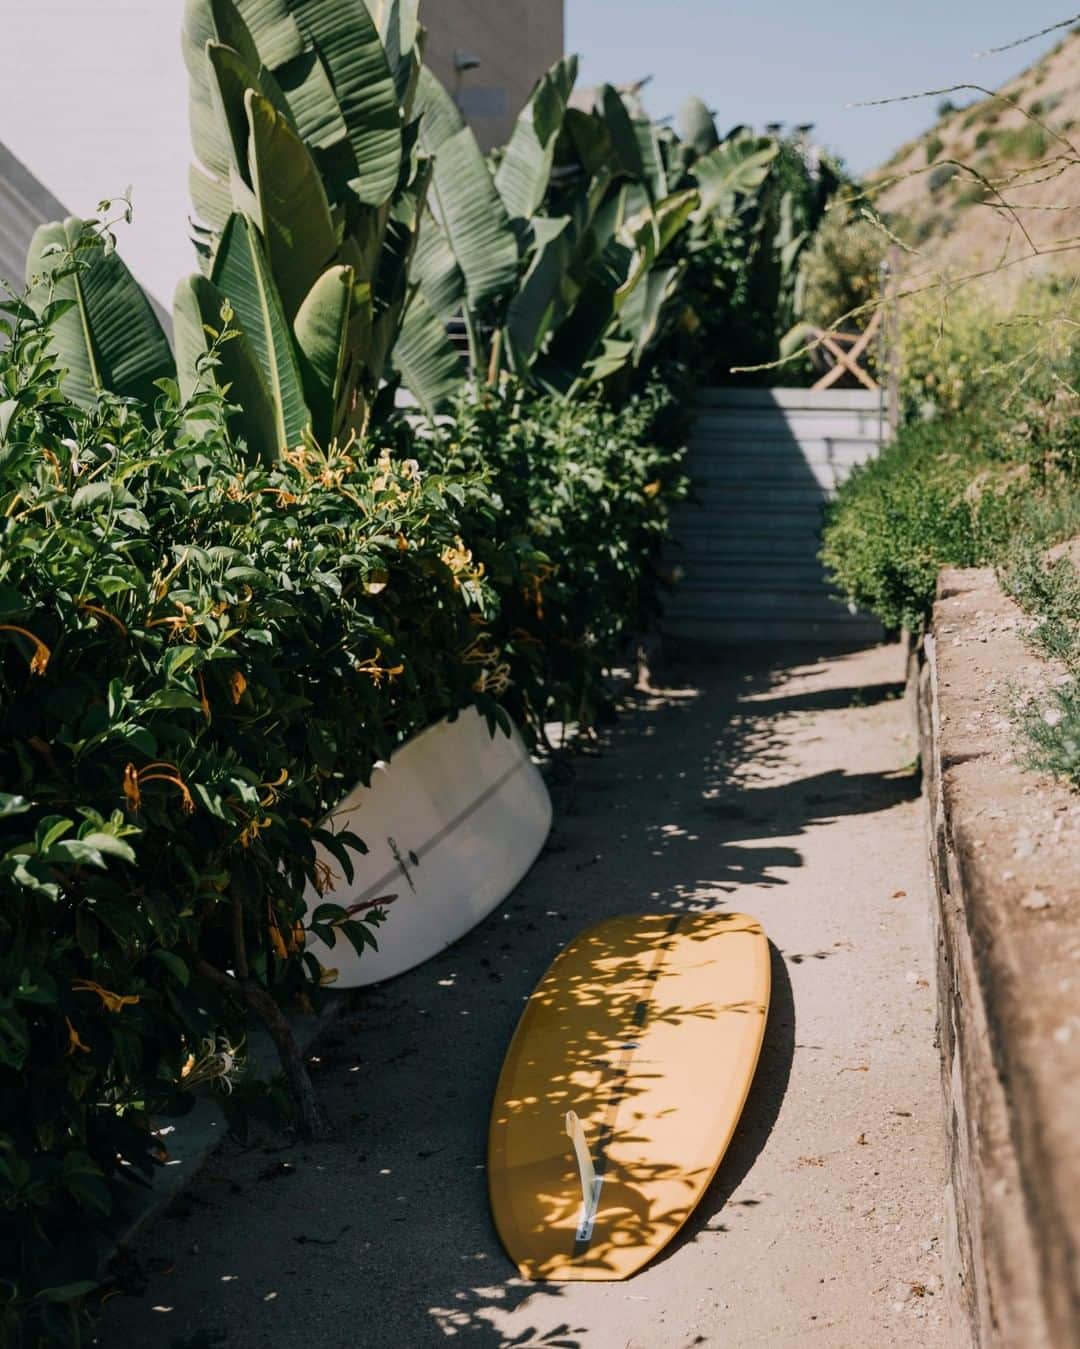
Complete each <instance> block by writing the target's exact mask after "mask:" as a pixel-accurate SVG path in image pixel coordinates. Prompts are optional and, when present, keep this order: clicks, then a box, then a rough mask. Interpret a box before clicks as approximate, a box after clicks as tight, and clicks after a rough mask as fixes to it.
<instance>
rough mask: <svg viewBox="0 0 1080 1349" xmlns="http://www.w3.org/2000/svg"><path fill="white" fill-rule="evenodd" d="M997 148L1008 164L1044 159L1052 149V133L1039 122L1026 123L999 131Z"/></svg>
mask: <svg viewBox="0 0 1080 1349" xmlns="http://www.w3.org/2000/svg"><path fill="white" fill-rule="evenodd" d="M997 148H998V153H999V154H1000V156H1001V158H1002V159H1003V160H1005V161H1006V162H1007V163H1013V164H1015V163H1019V162H1021V161H1024V160H1033V159H1042V158H1044V157H1045V155H1046V153H1047V151H1048V150H1049V149H1050V133H1049V132H1048V131H1047V130H1046V128H1045V127H1041V126H1039V124H1038V123H1037V122H1025V123H1024V124H1023V126H1018V127H1008V128H1006V129H1005V130H1004V131H999V132H998V137H997Z"/></svg>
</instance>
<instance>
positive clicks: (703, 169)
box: [694, 136, 780, 216]
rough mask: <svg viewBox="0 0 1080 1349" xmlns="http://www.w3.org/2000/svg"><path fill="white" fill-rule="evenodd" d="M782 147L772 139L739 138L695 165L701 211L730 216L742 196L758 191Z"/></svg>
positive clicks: (704, 157) (758, 137)
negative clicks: (699, 190)
mask: <svg viewBox="0 0 1080 1349" xmlns="http://www.w3.org/2000/svg"><path fill="white" fill-rule="evenodd" d="M779 152H780V147H779V145H778V144H777V142H776V141H775V140H773V139H772V138H771V137H770V136H738V137H736V138H735V139H734V140H727V141H724V143H723V144H722V145H719V146H717V148H716V149H715V150H713V151H711V152H710V153H709V154H707V155H705V156H703V158H701V159H699V160H698V162H697V163H696V164H695V165H694V177H695V178H696V179H697V183H698V187H699V188H700V189H701V206H702V209H703V210H704V211H706V212H708V213H710V214H717V215H722V216H731V215H733V214H734V213H735V205H736V202H737V200H738V198H739V197H740V196H743V195H746V194H748V193H750V192H754V191H756V190H757V189H758V188H759V187H760V186H761V184H762V183H763V182H764V181H765V179H766V178H767V177H768V176H769V170H770V168H771V166H772V162H773V160H774V159H775V158H776V156H777V155H778V154H779Z"/></svg>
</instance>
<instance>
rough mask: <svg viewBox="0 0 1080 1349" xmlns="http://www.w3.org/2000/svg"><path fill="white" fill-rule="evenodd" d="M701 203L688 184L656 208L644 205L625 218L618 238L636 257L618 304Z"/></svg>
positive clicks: (620, 291)
mask: <svg viewBox="0 0 1080 1349" xmlns="http://www.w3.org/2000/svg"><path fill="white" fill-rule="evenodd" d="M700 205H701V195H700V193H699V192H698V191H697V190H696V189H695V188H689V189H687V190H686V191H684V192H673V193H672V194H671V196H670V197H665V198H664V200H663V201H662V202H659V203H658V204H657V206H656V207H655V208H654V207H647V208H646V209H645V210H643V211H642V212H640V213H639V214H638V215H635V216H633V217H632V218H631V219H630V220H628V221H627V222H626V225H625V226H624V227H623V231H622V234H621V238H622V241H623V242H624V243H625V244H626V245H627V246H628V247H631V248H633V249H634V250H635V258H634V263H633V266H632V267H631V270H630V274H629V276H628V277H627V279H626V280H625V281H624V282H623V284H622V286H620V288H619V302H620V304H621V303H622V302H624V301H625V300H626V299H627V298H628V297H629V295H630V293H631V292H632V291H633V289H634V287H635V286H637V285H638V283H639V282H640V281H641V279H642V278H643V277H644V275H645V274H646V273H647V272H648V270H649V268H650V267H652V265H653V263H654V262H655V261H656V260H657V259H658V258H659V257H661V255H662V254H663V253H664V252H665V251H666V250H667V249H668V248H669V247H670V246H671V244H672V242H673V241H674V240H675V239H676V237H677V236H678V235H679V234H680V233H681V232H682V230H683V229H684V228H685V226H686V224H687V222H688V221H689V219H690V217H691V216H692V215H693V214H694V212H695V211H696V210H697V209H698V207H699V206H700Z"/></svg>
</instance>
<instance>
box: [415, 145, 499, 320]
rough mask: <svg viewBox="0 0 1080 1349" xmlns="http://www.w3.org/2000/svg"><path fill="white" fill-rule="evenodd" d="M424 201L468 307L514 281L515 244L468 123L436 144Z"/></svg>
mask: <svg viewBox="0 0 1080 1349" xmlns="http://www.w3.org/2000/svg"><path fill="white" fill-rule="evenodd" d="M430 201H431V210H432V214H433V215H434V216H435V219H436V220H437V221H438V222H439V224H440V226H441V227H442V229H443V232H444V233H445V234H446V237H447V239H448V240H449V243H450V247H451V248H452V249H453V252H454V257H455V258H456V259H457V263H458V266H459V267H460V268H461V271H462V275H463V276H464V277H465V290H466V294H467V296H468V302H469V306H470V307H471V308H472V309H474V310H478V309H481V308H482V307H483V306H485V305H486V304H487V303H488V302H489V301H490V300H492V299H494V298H495V297H496V296H498V295H501V294H502V293H503V292H505V291H506V290H508V289H509V288H510V287H511V286H512V285H513V284H514V282H515V280H516V279H517V274H518V245H517V240H516V239H515V237H514V232H513V230H512V229H511V228H510V219H509V217H508V216H507V214H506V208H505V207H504V206H503V204H502V198H501V197H500V196H499V194H498V192H496V191H495V184H494V182H493V181H492V178H491V174H490V172H489V171H488V166H487V163H486V161H485V160H484V156H483V155H482V154H481V153H480V147H479V145H477V143H476V137H475V136H474V135H473V133H472V130H471V129H470V128H469V127H465V128H464V129H463V130H462V131H459V132H457V133H456V134H455V135H453V136H451V137H450V139H449V140H447V141H444V142H443V144H442V146H441V147H440V149H439V153H438V156H437V158H436V160H435V172H434V175H433V177H432V185H431V196H430Z"/></svg>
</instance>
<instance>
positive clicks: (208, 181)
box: [188, 164, 233, 234]
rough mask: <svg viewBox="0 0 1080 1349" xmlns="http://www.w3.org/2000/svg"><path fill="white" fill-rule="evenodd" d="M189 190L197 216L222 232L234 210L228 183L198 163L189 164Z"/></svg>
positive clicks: (215, 229)
mask: <svg viewBox="0 0 1080 1349" xmlns="http://www.w3.org/2000/svg"><path fill="white" fill-rule="evenodd" d="M188 191H189V192H190V193H191V204H192V206H193V207H194V208H195V216H196V218H197V219H198V220H201V221H203V222H204V223H205V224H207V225H209V226H210V228H211V229H212V230H214V231H215V232H216V233H218V234H220V233H221V231H222V230H223V229H224V228H225V222H226V220H228V218H229V216H230V215H232V210H233V200H232V195H231V194H230V192H229V185H228V183H227V182H222V180H221V179H220V178H215V177H213V176H212V175H211V174H209V173H204V172H203V171H202V169H200V168H199V166H198V165H197V164H191V165H189V166H188Z"/></svg>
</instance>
